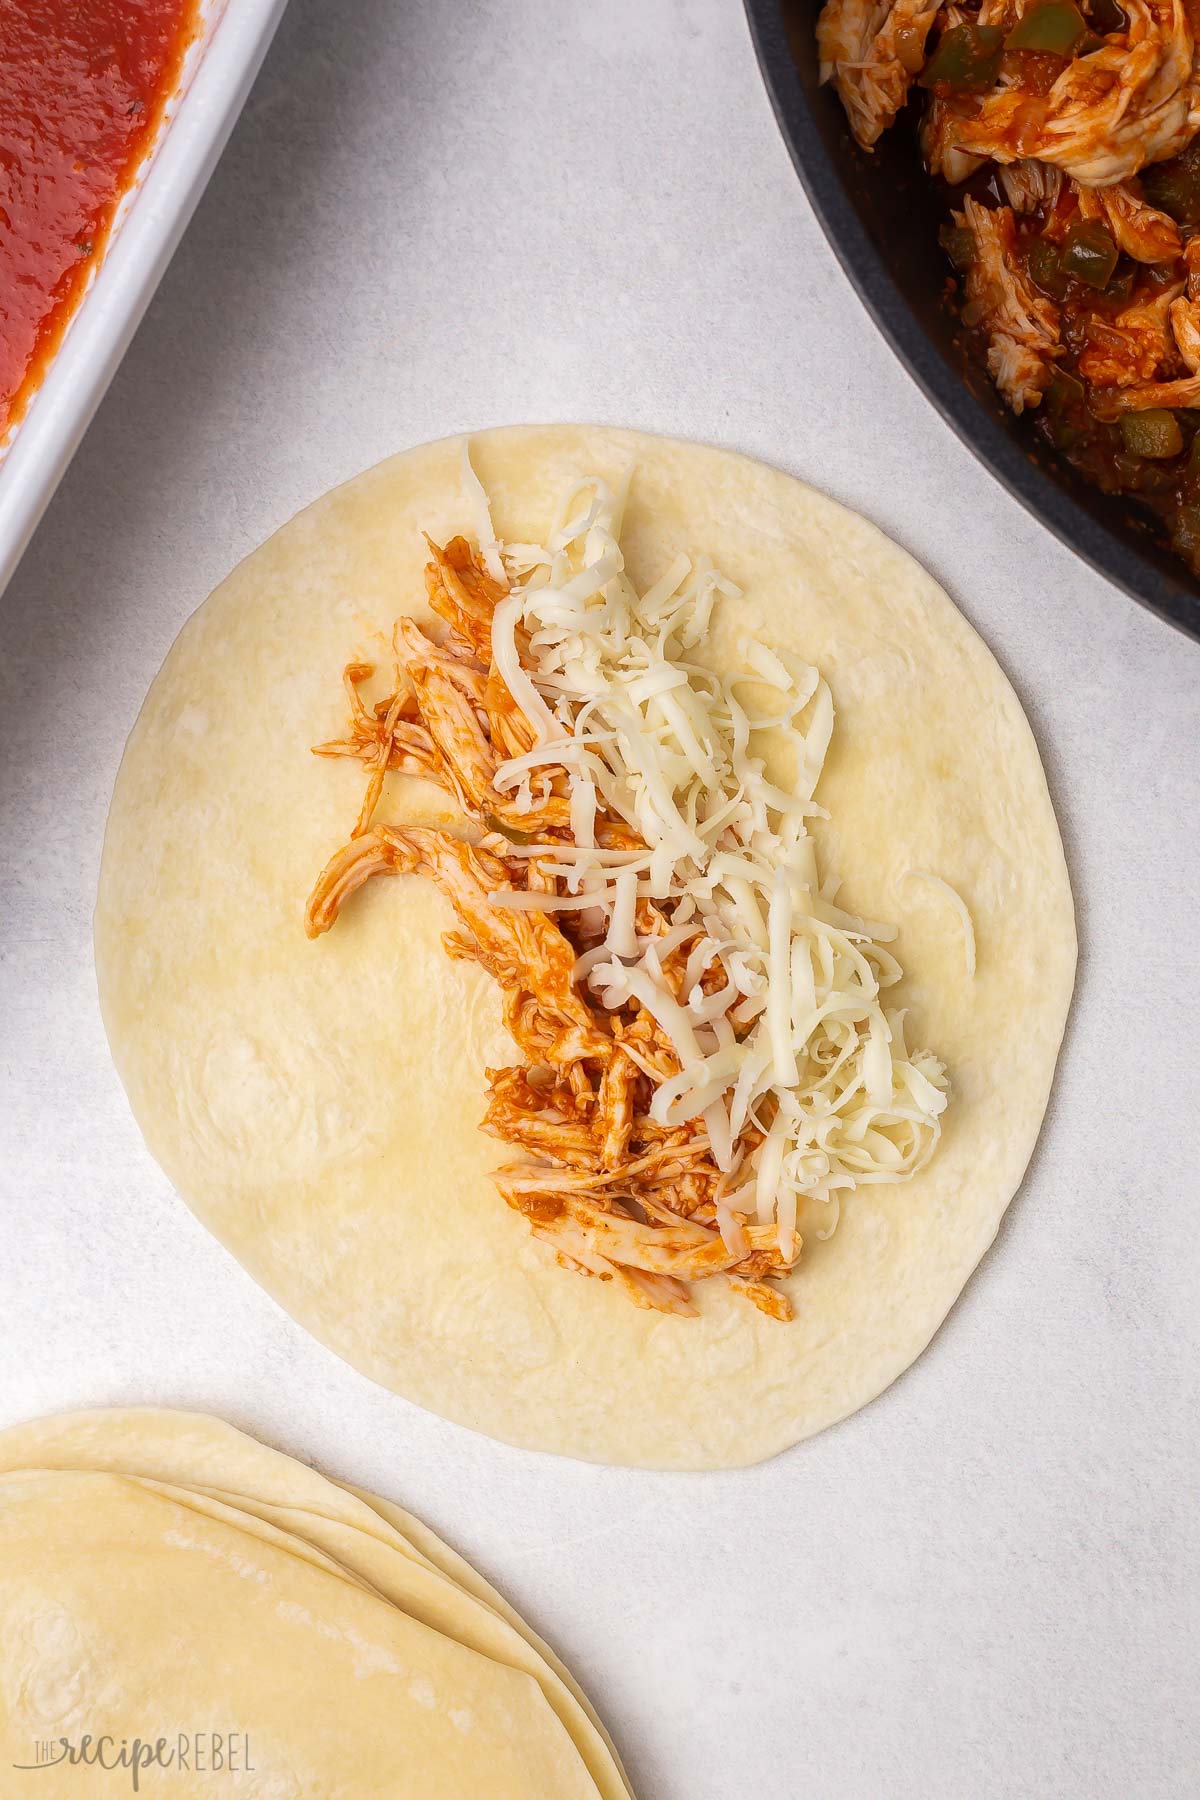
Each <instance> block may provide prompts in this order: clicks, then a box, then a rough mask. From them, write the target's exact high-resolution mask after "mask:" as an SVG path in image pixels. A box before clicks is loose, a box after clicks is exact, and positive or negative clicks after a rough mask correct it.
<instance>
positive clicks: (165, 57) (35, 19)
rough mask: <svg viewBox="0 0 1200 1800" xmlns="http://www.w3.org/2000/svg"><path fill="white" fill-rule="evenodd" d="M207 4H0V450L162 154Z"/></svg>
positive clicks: (14, 0)
mask: <svg viewBox="0 0 1200 1800" xmlns="http://www.w3.org/2000/svg"><path fill="white" fill-rule="evenodd" d="M198 26H199V0H0V438H2V437H3V434H4V432H5V431H6V430H7V429H8V427H9V426H10V425H12V424H14V423H15V422H16V420H17V419H18V418H20V416H21V413H22V412H23V411H24V409H25V406H26V404H27V402H28V400H29V396H30V394H31V393H32V391H33V389H34V388H35V387H36V386H37V383H38V381H39V380H40V379H41V376H42V374H43V373H44V372H45V368H46V365H47V363H48V362H49V361H50V359H51V358H52V357H53V355H54V352H55V350H56V349H57V348H58V345H59V342H60V340H61V338H62V334H63V332H64V331H65V329H66V326H67V323H68V321H69V319H70V317H71V313H72V311H73V309H74V307H75V305H76V303H77V301H78V300H79V297H80V295H81V294H82V292H83V290H84V288H85V287H86V285H87V281H88V277H89V275H90V273H91V270H92V269H93V267H94V266H95V264H96V259H97V258H98V257H99V255H100V253H101V251H102V249H103V247H104V242H105V239H106V237H107V235H108V231H109V228H110V226H111V224H112V219H113V214H114V212H115V211H116V209H117V206H118V204H119V202H120V199H121V196H122V195H123V194H124V193H125V192H126V190H127V189H128V188H129V187H130V186H131V184H132V182H133V179H134V176H135V175H136V173H137V170H138V167H139V166H140V164H141V162H142V160H143V158H144V157H145V156H146V155H147V153H148V151H149V150H150V148H151V146H152V144H153V142H154V138H155V134H156V132H157V130H158V127H159V125H160V123H161V121H162V116H163V109H164V108H165V106H166V103H167V101H168V100H169V99H170V97H171V94H172V93H173V92H174V90H175V88H176V87H177V86H178V83H179V74H180V69H181V67H182V64H183V58H184V55H185V53H186V51H187V47H188V44H189V43H190V42H191V40H192V38H193V37H194V36H195V34H196V31H197V29H198Z"/></svg>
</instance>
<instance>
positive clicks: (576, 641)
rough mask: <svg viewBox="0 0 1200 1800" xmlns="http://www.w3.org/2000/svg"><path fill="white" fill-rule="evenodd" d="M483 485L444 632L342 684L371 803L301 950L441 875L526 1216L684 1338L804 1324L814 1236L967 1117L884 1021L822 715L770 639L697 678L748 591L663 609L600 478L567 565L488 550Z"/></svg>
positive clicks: (551, 548)
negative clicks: (357, 896) (409, 779)
mask: <svg viewBox="0 0 1200 1800" xmlns="http://www.w3.org/2000/svg"><path fill="white" fill-rule="evenodd" d="M467 476H468V478H469V480H470V481H471V482H474V477H473V475H472V474H471V472H470V470H469V464H468V465H467ZM474 488H475V491H476V493H477V494H478V495H479V500H480V505H481V526H480V532H479V540H480V541H479V545H478V547H473V546H472V545H471V544H470V543H469V542H468V540H467V539H465V538H462V537H457V538H454V539H452V540H451V541H450V542H449V543H447V544H445V545H444V546H438V545H436V544H433V543H432V542H431V543H430V550H431V553H432V556H431V560H430V562H429V563H428V566H427V568H426V585H427V591H428V599H429V604H430V606H431V608H432V610H433V613H434V614H435V615H436V620H437V622H436V623H435V622H434V621H430V622H429V624H428V625H421V624H418V623H417V622H416V620H414V619H412V618H409V617H401V618H400V619H399V620H398V621H397V622H396V626H395V634H394V649H395V667H394V670H393V674H392V679H391V682H390V684H388V691H387V692H385V693H384V694H382V696H381V697H379V698H378V699H375V700H374V701H368V700H367V699H366V698H365V697H364V691H363V690H364V688H365V686H366V684H367V683H369V682H370V681H371V680H372V678H373V675H374V670H373V669H372V668H371V667H370V666H368V665H366V664H362V663H352V664H350V665H349V666H348V667H347V668H346V670H345V672H344V683H345V688H346V694H347V698H348V701H349V726H348V729H347V731H346V734H345V736H343V737H341V738H339V739H337V740H336V741H333V742H330V743H324V744H320V745H317V746H316V747H315V748H316V753H317V754H318V755H319V756H325V757H351V758H356V759H358V760H359V761H361V762H362V763H363V764H364V765H365V766H366V768H367V770H368V780H367V789H366V795H365V798H364V800H363V804H362V808H361V810H360V812H359V815H358V819H357V821H356V823H355V825H354V828H353V831H352V833H351V835H350V837H349V839H348V841H347V842H346V844H345V845H344V846H343V847H342V848H341V849H340V850H338V851H337V853H336V854H335V855H334V856H333V857H332V859H331V860H330V862H329V863H328V864H327V865H326V867H325V869H324V870H323V871H322V873H321V875H320V877H319V879H318V881H317V884H316V887H315V888H314V890H313V893H312V895H311V897H310V899H309V903H308V909H307V914H306V921H305V922H306V928H307V931H308V933H309V935H310V936H311V937H318V936H320V934H321V933H323V932H325V931H327V930H328V929H329V928H330V927H331V926H332V925H333V924H334V923H335V921H336V919H337V916H338V913H339V910H340V908H341V907H342V906H344V905H345V904H346V902H347V901H348V899H349V898H350V896H351V895H352V894H353V893H354V891H355V890H356V889H357V888H359V887H360V886H362V884H363V883H364V882H366V881H368V880H369V879H370V878H371V877H372V876H375V875H379V874H389V873H391V874H420V875H425V876H428V877H430V878H431V879H432V880H433V881H434V882H435V883H436V885H437V887H438V888H439V890H440V891H441V893H442V894H443V895H444V896H445V897H446V899H447V900H448V901H449V902H450V905H451V906H452V908H453V910H454V913H455V916H456V920H457V923H456V926H455V928H454V930H452V931H450V932H448V933H447V934H446V936H445V939H444V943H445V948H446V951H447V953H448V954H449V955H450V956H451V957H455V958H460V959H463V960H466V961H470V962H474V963H476V964H478V965H479V966H480V967H481V968H482V969H484V970H485V971H486V973H487V974H488V975H489V976H490V977H492V979H493V980H494V981H496V982H497V983H498V985H499V987H500V990H501V994H502V997H503V1014H504V1021H505V1024H506V1026H507V1029H508V1031H509V1033H510V1035H511V1037H512V1039H513V1041H514V1043H515V1045H516V1046H517V1049H518V1051H519V1053H520V1060H519V1061H518V1062H517V1063H515V1064H514V1065H513V1066H511V1067H506V1068H498V1069H491V1070H489V1071H488V1077H487V1078H488V1084H489V1093H488V1098H487V1110H486V1113H485V1115H484V1118H483V1121H482V1126H483V1130H484V1131H486V1132H488V1133H490V1134H491V1135H492V1136H494V1137H496V1138H498V1139H500V1140H502V1141H503V1143H504V1144H505V1145H506V1146H507V1147H508V1148H509V1149H510V1150H511V1151H512V1152H514V1153H515V1160H512V1161H510V1162H508V1163H506V1164H505V1165H504V1166H503V1167H501V1168H500V1169H498V1170H497V1172H496V1174H495V1178H494V1179H495V1181H496V1185H497V1187H498V1188H499V1191H500V1194H501V1195H502V1196H503V1198H504V1200H505V1201H507V1203H508V1204H509V1206H511V1207H512V1208H514V1209H515V1210H516V1211H517V1212H518V1213H520V1214H522V1215H523V1216H524V1218H525V1219H526V1221H527V1222H528V1225H529V1228H530V1230H531V1231H532V1232H533V1233H534V1235H535V1236H536V1237H537V1238H539V1239H542V1240H544V1241H545V1242H546V1243H547V1244H549V1245H550V1246H551V1247H552V1249H553V1250H554V1252H555V1253H556V1255H557V1258H558V1261H559V1262H560V1263H561V1264H562V1265H564V1266H565V1267H567V1268H570V1269H573V1270H577V1271H579V1272H582V1273H584V1274H587V1275H591V1276H594V1277H598V1278H599V1279H601V1280H604V1281H615V1282H616V1283H618V1284H619V1285H620V1286H621V1287H622V1288H623V1289H624V1291H625V1292H626V1293H627V1294H628V1296H629V1297H630V1298H631V1299H632V1300H633V1301H634V1302H636V1303H637V1304H638V1305H640V1306H644V1307H651V1308H656V1309H658V1310H660V1311H663V1312H669V1313H676V1314H680V1315H683V1316H690V1315H692V1314H693V1313H694V1311H695V1306H694V1301H693V1284H694V1283H697V1282H699V1281H701V1280H702V1279H705V1278H709V1277H714V1276H716V1277H720V1278H721V1279H722V1280H723V1281H725V1282H727V1283H730V1284H731V1285H732V1286H733V1287H734V1288H735V1289H736V1290H737V1292H738V1293H739V1294H741V1295H744V1296H745V1297H746V1299H748V1300H749V1301H751V1302H752V1303H753V1305H754V1306H756V1307H758V1308H759V1309H760V1310H761V1311H762V1312H764V1313H766V1314H767V1315H769V1316H770V1317H771V1318H773V1319H777V1320H782V1321H786V1320H788V1319H790V1318H791V1317H792V1305H791V1301H790V1300H789V1298H788V1295H787V1293H786V1292H785V1291H784V1290H783V1289H782V1288H781V1287H780V1286H778V1285H777V1278H778V1277H780V1276H783V1275H785V1274H787V1273H788V1272H789V1271H790V1270H791V1269H792V1268H793V1267H794V1266H795V1264H796V1262H797V1259H798V1258H799V1255H800V1250H801V1244H802V1237H801V1231H800V1226H801V1225H802V1224H805V1223H806V1218H807V1216H809V1214H815V1219H816V1224H815V1228H816V1229H818V1230H819V1232H820V1234H821V1235H822V1236H828V1235H829V1232H830V1231H832V1229H833V1227H834V1225H835V1224H836V1220H837V1213H838V1206H839V1204H840V1199H841V1196H842V1194H843V1193H846V1192H847V1191H850V1190H853V1189H854V1188H855V1187H857V1186H859V1185H861V1184H863V1183H869V1182H899V1181H903V1180H904V1179H906V1178H907V1177H908V1176H909V1175H911V1174H912V1173H913V1172H914V1171H915V1170H917V1169H918V1168H920V1167H921V1166H922V1165H923V1164H924V1163H925V1161H926V1160H927V1159H928V1157H929V1156H930V1155H931V1154H932V1152H933V1150H934V1148H935V1146H936V1143H937V1140H938V1135H939V1132H940V1115H941V1113H942V1111H943V1109H944V1107H945V1105H946V1099H947V1082H946V1077H945V1073H944V1071H943V1068H942V1065H941V1063H940V1062H938V1060H937V1059H936V1058H935V1057H934V1056H932V1055H930V1054H929V1053H927V1052H921V1051H914V1052H910V1051H909V1050H908V1048H907V1046H906V1042H905V1031H904V1015H903V1013H902V1012H899V1011H895V1010H890V1009H888V1008H886V1007H885V1005H884V1004H883V1003H882V1001H883V998H884V996H885V990H886V989H887V988H889V987H891V986H894V985H895V983H896V982H897V981H898V980H899V978H900V974H901V971H900V967H899V965H898V963H897V962H896V960H895V958H894V957H893V956H892V955H891V953H890V952H889V951H888V950H887V948H886V947H885V943H884V940H885V939H887V938H889V937H891V936H894V935H895V934H894V932H893V931H891V930H890V929H889V928H888V927H887V926H885V925H883V924H873V923H871V922H869V921H865V920H863V919H860V918H858V917H856V916H854V915H852V914H849V913H847V912H844V911H843V910H842V909H841V908H840V907H838V905H837V904H836V901H835V894H836V888H837V884H835V883H831V882H830V881H828V880H825V881H824V882H822V881H821V879H820V877H819V875H818V872H817V865H816V858H815V854H814V848H813V843H812V839H811V837H810V836H809V834H808V831H807V823H808V821H809V820H810V819H812V818H814V817H819V816H821V815H822V812H823V809H822V808H821V807H820V806H819V804H818V803H817V802H816V801H815V799H814V798H813V790H814V788H815V786H816V783H817V779H818V777H819V774H820V770H821V765H822V763H823V761H824V756H825V750H826V747H827V744H828V741H829V737H830V733H831V731H832V728H833V708H832V701H831V699H830V696H829V690H828V688H827V687H826V685H825V683H824V682H823V681H822V680H821V678H820V677H819V675H818V673H817V671H816V670H815V669H812V668H809V667H807V666H805V665H803V664H800V663H799V662H798V661H797V660H796V659H795V658H789V659H787V660H786V661H785V660H784V659H783V658H781V657H780V656H777V655H775V654H774V653H773V652H771V651H769V650H767V649H766V648H765V647H764V646H762V645H759V644H757V643H752V642H746V643H744V644H743V662H744V666H743V668H741V669H738V670H736V671H735V672H733V673H730V674H727V675H725V674H721V673H719V672H717V671H715V670H713V669H712V668H710V667H708V666H707V665H705V664H703V663H701V662H699V661H697V660H694V658H695V656H696V654H697V652H696V646H697V645H698V644H699V643H701V642H702V640H703V639H704V638H705V637H706V636H707V635H708V631H709V626H710V621H711V617H712V613H713V609H714V607H715V606H716V605H717V604H718V602H719V601H720V600H721V599H722V598H736V597H737V590H736V588H734V587H733V585H732V583H729V582H728V581H726V580H724V579H723V578H722V577H721V575H720V574H719V573H718V572H717V571H716V570H715V569H713V568H712V567H711V565H709V564H708V563H707V561H706V559H704V558H697V559H696V560H695V561H694V562H693V561H692V560H690V559H689V558H687V557H685V556H682V555H681V556H678V557H676V559H675V561H674V562H673V563H672V564H671V566H670V567H669V568H667V569H666V570H665V571H664V572H663V574H662V576H661V578H660V579H658V580H656V581H655V582H654V583H653V585H652V586H651V587H649V588H646V589H644V590H643V591H642V592H639V591H638V590H637V589H636V588H635V586H634V584H633V582H632V581H631V580H630V578H629V576H628V574H627V573H626V572H625V568H624V558H623V554H622V551H621V548H620V541H619V540H620V529H621V515H622V511H623V507H624V496H623V494H622V493H619V492H618V493H616V494H614V493H613V492H611V491H610V490H609V489H608V488H607V487H606V486H605V484H604V483H603V482H601V481H599V480H597V479H594V478H593V479H590V480H589V481H588V482H585V483H583V484H581V487H580V489H577V490H575V492H574V493H573V494H572V495H570V496H568V499H567V501H566V503H565V504H564V508H563V513H562V516H561V519H560V524H559V527H558V528H557V530H556V531H555V532H554V533H552V534H551V536H550V538H549V540H548V543H547V545H545V546H543V545H526V544H517V545H505V546H503V547H502V546H500V545H499V544H498V543H496V541H495V540H494V538H493V537H492V536H491V526H490V518H489V516H488V512H487V503H486V499H485V498H484V497H483V495H482V490H481V489H479V487H478V483H477V482H476V483H474ZM756 702H757V703H756ZM768 739H770V740H771V741H772V742H773V743H774V745H775V749H776V751H777V752H778V753H779V754H780V755H786V756H788V757H789V758H790V767H791V769H792V771H793V774H792V777H791V779H790V781H789V784H788V786H787V788H786V789H785V788H784V787H783V786H782V785H776V784H775V783H773V782H772V781H771V780H770V779H768V775H767V771H766V762H765V758H764V751H765V749H766V747H767V740H768ZM389 772H395V773H399V774H401V775H406V774H407V775H417V776H423V777H425V778H426V779H428V780H431V781H434V782H437V783H439V784H440V785H441V786H442V787H443V788H445V789H447V790H448V791H449V792H450V793H451V794H452V795H453V796H454V799H455V801H456V802H457V805H458V807H459V808H460V809H461V813H462V834H461V835H458V834H457V833H454V832H450V831H445V830H440V829H433V828H429V827H413V826H408V827H405V826H399V825H390V824H386V823H382V822H380V819H379V813H380V810H381V807H380V802H381V800H382V798H383V795H384V785H385V780H386V778H387V776H388V774H389ZM913 873H918V874H920V873H924V872H923V871H913ZM934 879H936V878H934ZM942 885H944V884H941V883H939V886H942ZM946 895H947V897H948V899H949V901H950V902H951V903H954V902H957V904H958V906H959V907H960V908H961V902H958V901H957V896H955V895H953V893H952V891H951V890H949V889H946ZM962 910H963V921H964V929H965V930H966V932H967V933H968V936H969V932H970V924H969V919H967V918H966V915H965V909H962ZM970 954H971V955H972V956H973V944H971V945H970ZM968 972H969V971H968ZM805 1209H807V1212H806V1210H805Z"/></svg>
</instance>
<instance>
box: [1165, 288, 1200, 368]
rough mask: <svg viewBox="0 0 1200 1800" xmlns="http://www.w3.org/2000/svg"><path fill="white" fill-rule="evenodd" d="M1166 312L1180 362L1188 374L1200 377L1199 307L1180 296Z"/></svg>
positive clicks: (1194, 302)
mask: <svg viewBox="0 0 1200 1800" xmlns="http://www.w3.org/2000/svg"><path fill="white" fill-rule="evenodd" d="M1167 310H1168V312H1169V313H1170V316H1171V331H1172V334H1173V336H1174V338H1175V346H1176V349H1177V350H1178V351H1179V356H1180V360H1181V361H1182V362H1183V364H1184V365H1185V367H1186V368H1187V370H1188V372H1189V374H1192V375H1200V305H1197V303H1196V301H1195V300H1191V299H1184V298H1183V296H1182V295H1180V296H1179V297H1178V298H1177V299H1175V300H1172V302H1171V304H1170V306H1169V307H1168V309H1167Z"/></svg>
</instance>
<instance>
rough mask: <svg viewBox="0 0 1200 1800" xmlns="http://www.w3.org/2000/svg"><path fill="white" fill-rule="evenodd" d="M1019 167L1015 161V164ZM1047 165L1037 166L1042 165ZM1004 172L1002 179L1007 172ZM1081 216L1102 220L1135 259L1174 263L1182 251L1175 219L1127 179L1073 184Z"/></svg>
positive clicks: (1115, 238) (1114, 237)
mask: <svg viewBox="0 0 1200 1800" xmlns="http://www.w3.org/2000/svg"><path fill="white" fill-rule="evenodd" d="M1013 166H1014V167H1015V166H1016V165H1015V164H1014V165H1013ZM1041 166H1044V165H1035V167H1041ZM1007 172H1008V171H1007V170H1002V171H1001V180H1003V179H1004V176H1005V175H1006V174H1007ZM1074 186H1075V191H1076V194H1077V196H1078V199H1079V212H1080V216H1081V217H1082V218H1084V219H1099V220H1100V221H1101V223H1102V224H1104V225H1107V227H1108V229H1109V231H1110V232H1111V233H1112V238H1113V242H1114V243H1115V244H1116V246H1117V248H1118V250H1123V251H1124V252H1125V254H1126V256H1132V258H1133V260H1134V261H1135V262H1141V263H1161V262H1174V261H1175V259H1176V257H1177V256H1181V255H1182V254H1183V239H1182V237H1181V236H1180V232H1179V227H1178V225H1177V224H1176V223H1175V221H1174V219H1172V218H1169V217H1168V216H1167V214H1166V213H1164V212H1159V211H1158V209H1157V208H1156V207H1153V206H1151V205H1150V203H1149V202H1148V201H1147V200H1143V199H1142V197H1141V195H1140V194H1135V193H1134V192H1133V190H1132V188H1131V187H1129V185H1128V184H1127V183H1125V182H1120V183H1118V184H1117V186H1115V187H1103V188H1087V187H1080V186H1079V184H1078V182H1076V183H1075V184H1074Z"/></svg>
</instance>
